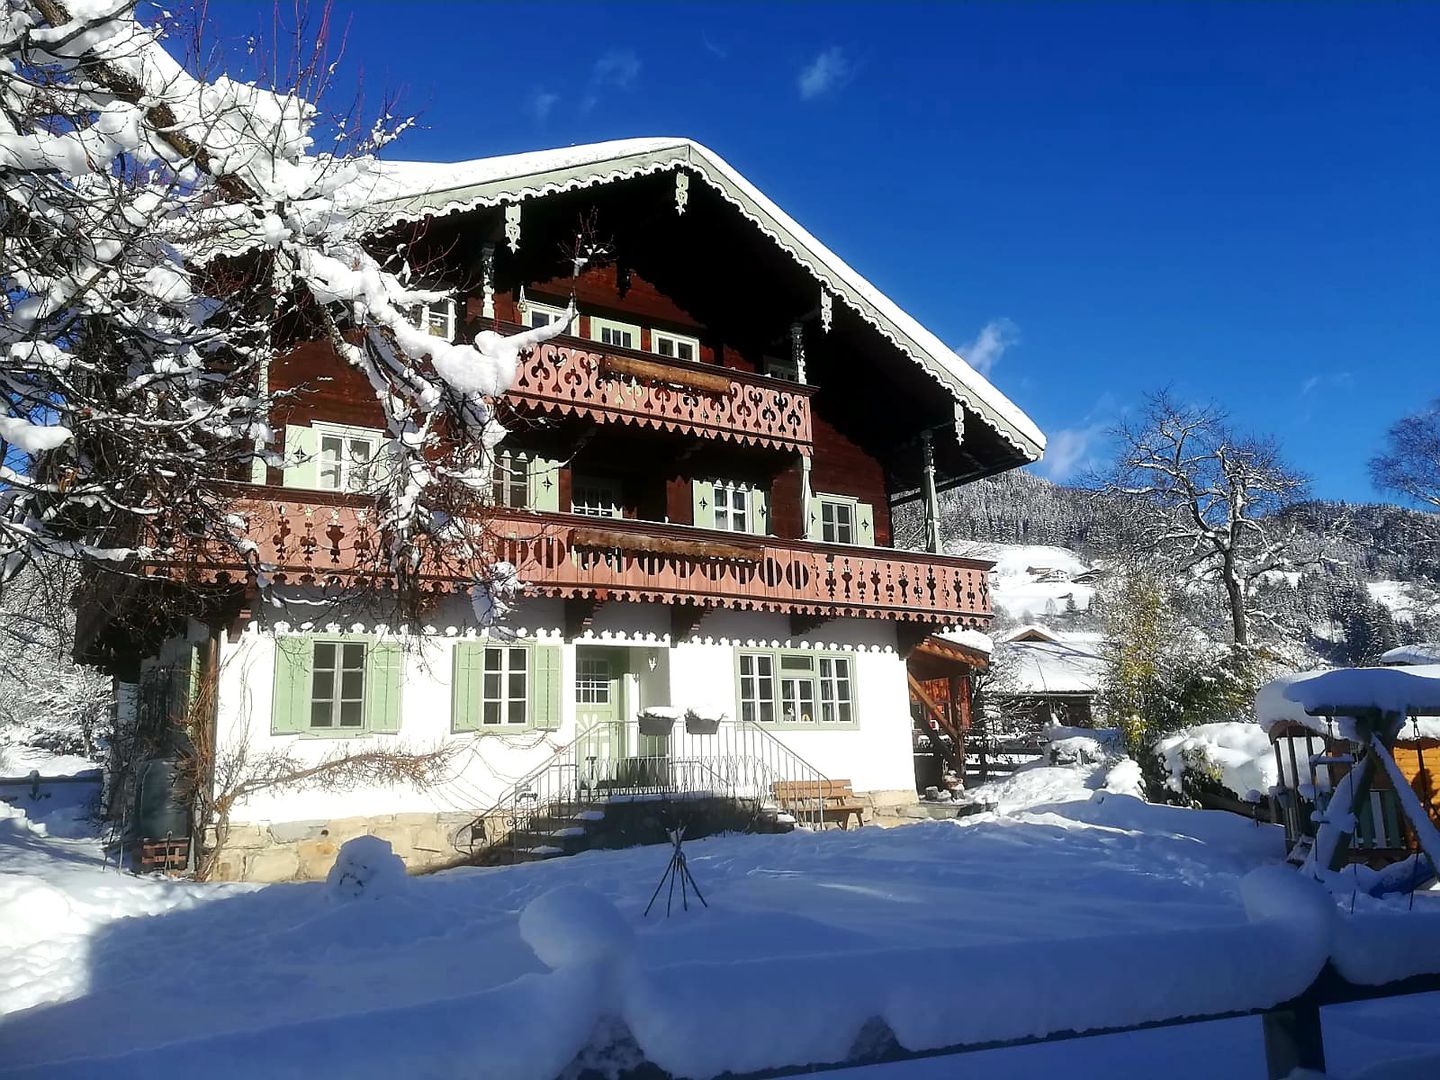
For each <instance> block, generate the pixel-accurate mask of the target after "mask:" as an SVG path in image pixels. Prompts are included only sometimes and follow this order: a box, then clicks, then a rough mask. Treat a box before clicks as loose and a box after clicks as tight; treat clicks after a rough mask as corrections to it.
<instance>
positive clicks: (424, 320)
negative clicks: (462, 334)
mask: <svg viewBox="0 0 1440 1080" xmlns="http://www.w3.org/2000/svg"><path fill="white" fill-rule="evenodd" d="M457 314H458V305H457V304H456V303H455V298H454V297H453V296H447V297H445V298H444V299H443V300H433V301H429V302H427V303H424V304H421V305H420V306H419V307H417V308H415V309H414V311H413V319H414V322H415V325H416V326H418V327H419V328H420V329H421V330H424V331H425V332H426V333H427V334H429V335H431V336H432V337H438V338H444V339H445V340H446V341H454V340H455V324H456V319H457Z"/></svg>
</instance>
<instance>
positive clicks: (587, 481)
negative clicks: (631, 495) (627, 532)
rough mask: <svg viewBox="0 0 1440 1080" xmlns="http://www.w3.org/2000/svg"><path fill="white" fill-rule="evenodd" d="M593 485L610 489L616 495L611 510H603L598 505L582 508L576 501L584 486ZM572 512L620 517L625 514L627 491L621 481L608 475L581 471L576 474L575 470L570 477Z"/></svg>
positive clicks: (600, 516) (604, 489)
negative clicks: (576, 496)
mask: <svg viewBox="0 0 1440 1080" xmlns="http://www.w3.org/2000/svg"><path fill="white" fill-rule="evenodd" d="M585 487H593V488H595V489H597V490H603V491H608V492H609V493H611V494H612V495H613V496H614V501H613V503H612V505H611V508H610V509H609V510H602V509H599V508H598V505H597V506H593V507H592V506H588V505H587V506H586V507H585V508H584V509H581V508H580V507H579V506H578V505H577V503H576V501H575V495H576V493H577V492H579V491H580V490H581V489H582V488H585ZM570 512H571V513H572V514H583V515H585V516H586V517H598V518H620V517H624V516H625V492H624V490H623V488H622V487H621V485H620V481H618V480H615V479H613V478H612V477H608V476H591V475H587V474H585V473H581V474H580V475H579V476H576V475H575V474H574V473H573V472H572V473H571V477H570Z"/></svg>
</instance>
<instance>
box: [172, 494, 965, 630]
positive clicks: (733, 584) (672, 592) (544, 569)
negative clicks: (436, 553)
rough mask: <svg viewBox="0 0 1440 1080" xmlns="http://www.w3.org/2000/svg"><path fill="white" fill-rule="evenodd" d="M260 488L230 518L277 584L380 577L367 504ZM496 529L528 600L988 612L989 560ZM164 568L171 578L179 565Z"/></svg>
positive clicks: (561, 526) (214, 569) (678, 529)
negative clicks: (550, 598) (235, 517)
mask: <svg viewBox="0 0 1440 1080" xmlns="http://www.w3.org/2000/svg"><path fill="white" fill-rule="evenodd" d="M253 490H254V495H249V494H248V493H247V495H246V496H243V497H241V498H238V499H237V500H236V503H235V505H234V512H235V513H236V515H238V517H239V518H240V519H243V521H244V532H245V535H246V536H248V538H249V540H250V541H251V542H253V544H254V545H255V547H254V549H253V552H251V555H250V557H251V558H253V559H254V560H256V561H257V564H258V566H259V567H260V570H261V572H262V573H263V574H264V575H265V577H266V578H267V579H268V580H269V581H273V582H276V583H282V584H303V585H317V586H335V587H344V586H348V585H353V584H357V583H360V582H362V581H364V580H369V579H373V578H375V577H377V574H376V559H377V556H378V553H379V552H380V551H381V550H382V547H381V541H382V538H381V537H380V535H379V532H378V529H377V525H376V523H377V521H378V516H377V514H376V511H375V509H374V508H373V506H371V507H369V508H368V509H367V508H366V507H365V506H363V505H361V500H358V499H354V498H349V497H345V496H331V497H329V498H328V499H325V501H323V502H322V501H320V500H317V499H315V497H314V493H307V494H306V497H305V499H303V500H302V499H300V498H296V497H295V496H294V495H292V494H291V493H289V492H283V491H282V490H280V489H274V488H271V489H263V488H257V489H253ZM272 493H273V494H272ZM488 533H489V543H488V545H487V546H488V548H489V549H490V550H491V551H492V552H493V555H494V557H495V558H501V559H506V560H508V561H510V562H512V563H514V564H515V566H516V568H517V569H518V570H519V572H520V577H521V579H522V580H523V581H524V582H525V584H526V587H527V590H528V591H529V592H530V593H531V594H532V595H540V596H554V597H563V598H565V599H567V600H577V601H590V602H593V603H599V602H603V601H606V600H626V601H636V602H651V603H662V604H668V605H678V606H682V607H683V608H685V609H686V610H687V611H691V612H695V613H697V614H696V615H695V618H696V619H697V620H698V617H699V614H700V613H703V609H705V608H715V607H723V608H736V609H743V610H757V611H776V612H785V613H789V614H791V615H799V616H809V617H812V618H815V619H828V618H841V617H848V618H884V619H890V620H900V621H905V622H912V623H919V624H929V625H933V626H936V627H942V626H974V627H979V626H983V625H985V624H986V623H988V622H989V619H990V615H991V608H990V591H989V570H990V566H991V564H990V563H988V562H984V561H981V560H975V559H962V558H957V557H954V556H947V555H930V554H922V553H919V552H912V551H899V550H894V549H891V548H872V547H858V546H850V545H843V544H820V543H812V542H809V541H804V540H783V539H779V538H776V537H768V536H747V535H743V534H738V533H729V532H717V531H713V530H708V529H695V528H689V527H685V526H676V525H663V524H659V523H655V522H648V521H634V520H629V519H620V518H596V517H586V516H581V515H577V514H531V513H524V512H519V511H508V510H507V511H499V512H497V514H496V516H495V517H494V518H492V520H491V521H490V522H489V523H488ZM156 569H157V572H160V573H175V572H176V570H177V569H179V565H178V564H172V565H171V566H170V567H166V568H160V567H157V568H156ZM184 572H185V573H186V574H187V576H190V577H191V578H195V577H199V578H200V579H203V580H210V581H222V582H223V581H228V582H237V583H238V582H240V581H244V580H246V578H247V576H249V574H250V573H251V572H252V571H251V570H250V569H249V567H247V565H246V563H245V562H244V561H243V560H242V559H240V558H239V557H238V556H233V555H231V556H221V555H219V554H217V553H214V552H212V553H211V554H210V556H209V557H208V558H192V559H191V560H189V561H188V562H186V563H185V565H184ZM433 580H434V588H435V589H436V590H437V591H444V590H448V589H459V588H465V587H467V586H468V585H469V581H468V580H465V579H463V578H460V577H455V578H444V577H440V576H436V577H435V578H434V579H433ZM593 603H592V606H593Z"/></svg>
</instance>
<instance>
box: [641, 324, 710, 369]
mask: <svg viewBox="0 0 1440 1080" xmlns="http://www.w3.org/2000/svg"><path fill="white" fill-rule="evenodd" d="M662 341H668V342H669V343H670V346H671V349H672V352H671V353H670V354H669V355H668V356H666V354H665V353H663V352H661V351H660V343H661V342H662ZM681 345H689V346H690V357H689V360H688V361H687V360H686V358H685V357H683V356H681V355H680V346H681ZM650 351H651V352H652V353H654V354H655V355H656V356H664V357H665V359H667V360H679V361H681V362H682V363H696V362H698V361H699V359H700V339H699V338H695V337H690V336H689V335H688V334H672V333H671V332H670V331H669V330H656V329H654V328H653V327H652V328H651V330H650Z"/></svg>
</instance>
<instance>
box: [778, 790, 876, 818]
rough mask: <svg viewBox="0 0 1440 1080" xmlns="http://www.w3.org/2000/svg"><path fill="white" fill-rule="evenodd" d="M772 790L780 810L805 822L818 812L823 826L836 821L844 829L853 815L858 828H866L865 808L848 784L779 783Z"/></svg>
mask: <svg viewBox="0 0 1440 1080" xmlns="http://www.w3.org/2000/svg"><path fill="white" fill-rule="evenodd" d="M773 786H774V790H775V801H776V802H778V803H779V804H780V808H781V809H782V810H785V811H786V812H788V813H793V814H795V815H796V816H797V817H800V818H801V819H802V820H803V819H804V818H805V817H807V816H809V815H813V814H815V813H816V812H817V811H818V812H819V814H820V820H821V822H822V823H824V822H826V821H835V822H838V823H839V825H840V827H841V828H842V829H848V828H849V827H850V816H851V815H852V814H853V815H854V816H855V824H856V826H857V827H861V826H863V825H864V824H865V818H864V816H863V815H864V813H865V804H864V803H862V802H861V801H860V800H859V799H858V798H857V797H856V795H855V792H854V791H853V790H852V789H851V787H850V781H849V780H776V781H775V783H774V785H773Z"/></svg>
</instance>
